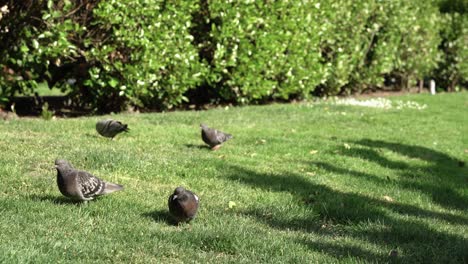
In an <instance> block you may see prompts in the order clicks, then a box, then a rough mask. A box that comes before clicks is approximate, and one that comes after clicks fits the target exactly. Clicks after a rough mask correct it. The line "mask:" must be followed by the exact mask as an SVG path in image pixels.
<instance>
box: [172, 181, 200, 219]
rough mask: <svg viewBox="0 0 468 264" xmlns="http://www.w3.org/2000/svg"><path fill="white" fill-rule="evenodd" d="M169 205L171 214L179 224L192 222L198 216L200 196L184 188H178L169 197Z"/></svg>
mask: <svg viewBox="0 0 468 264" xmlns="http://www.w3.org/2000/svg"><path fill="white" fill-rule="evenodd" d="M168 205H169V213H170V214H171V215H172V217H173V218H174V220H175V221H176V222H177V224H178V223H180V222H190V221H191V220H192V219H194V218H195V216H196V215H197V210H198V196H197V195H196V194H194V193H193V192H191V191H189V190H186V189H185V188H183V187H177V188H176V189H175V190H174V193H173V194H172V195H171V196H169V201H168Z"/></svg>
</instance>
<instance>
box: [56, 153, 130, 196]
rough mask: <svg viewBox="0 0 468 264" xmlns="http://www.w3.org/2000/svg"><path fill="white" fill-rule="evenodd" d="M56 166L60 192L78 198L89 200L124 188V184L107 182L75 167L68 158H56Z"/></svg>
mask: <svg viewBox="0 0 468 264" xmlns="http://www.w3.org/2000/svg"><path fill="white" fill-rule="evenodd" d="M55 168H56V169H57V185H58V188H59V190H60V192H61V193H62V194H63V195H64V196H67V197H70V198H73V199H76V200H81V201H89V200H92V199H93V198H94V197H95V196H98V195H104V194H108V193H112V192H116V191H120V190H122V189H123V186H122V185H119V184H115V183H110V182H105V181H103V180H101V179H99V178H97V177H96V176H94V175H92V174H91V173H88V172H86V171H81V170H76V169H74V168H73V167H72V166H71V165H70V163H69V162H68V161H66V160H61V159H57V160H55Z"/></svg>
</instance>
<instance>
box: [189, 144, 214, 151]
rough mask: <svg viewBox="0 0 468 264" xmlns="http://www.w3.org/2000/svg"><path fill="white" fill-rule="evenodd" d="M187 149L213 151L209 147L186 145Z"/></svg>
mask: <svg viewBox="0 0 468 264" xmlns="http://www.w3.org/2000/svg"><path fill="white" fill-rule="evenodd" d="M185 146H186V147H187V148H197V149H206V150H211V149H210V147H208V146H207V145H196V144H185Z"/></svg>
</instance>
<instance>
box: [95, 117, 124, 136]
mask: <svg viewBox="0 0 468 264" xmlns="http://www.w3.org/2000/svg"><path fill="white" fill-rule="evenodd" d="M128 130H129V128H128V126H127V125H126V124H122V123H121V122H120V121H117V120H113V119H105V120H101V121H98V122H97V123H96V131H97V132H98V133H99V134H100V135H101V136H103V137H109V138H112V139H113V138H114V137H115V136H116V135H117V134H119V133H122V132H128Z"/></svg>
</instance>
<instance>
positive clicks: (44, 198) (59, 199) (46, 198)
mask: <svg viewBox="0 0 468 264" xmlns="http://www.w3.org/2000/svg"><path fill="white" fill-rule="evenodd" d="M29 197H30V199H31V200H33V201H41V202H50V203H54V204H73V205H82V204H85V203H84V202H83V201H77V200H73V199H70V198H67V197H63V196H53V195H31V196H29Z"/></svg>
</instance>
